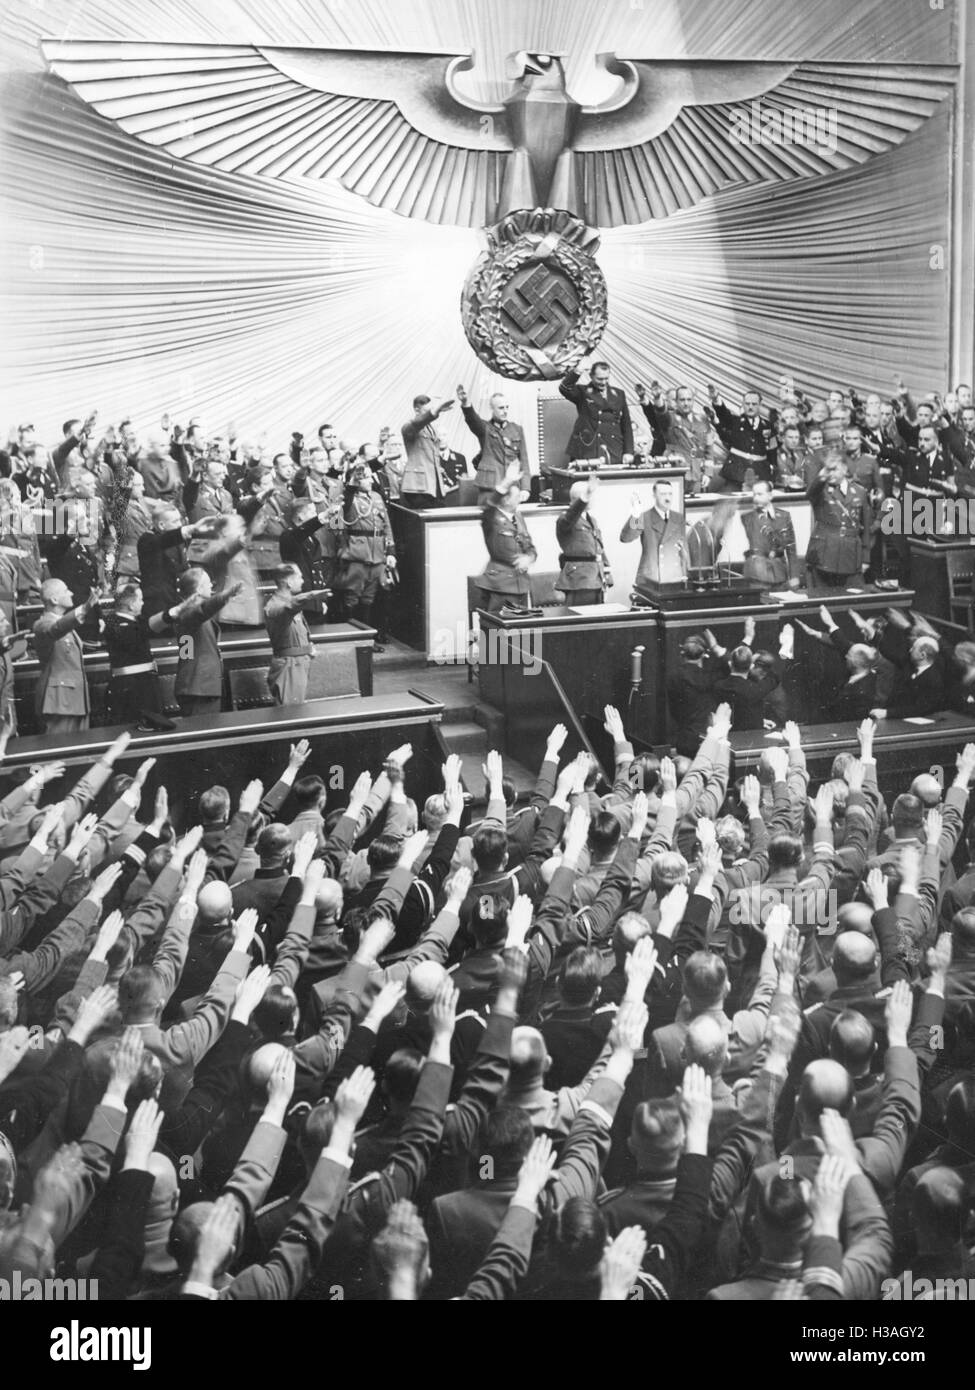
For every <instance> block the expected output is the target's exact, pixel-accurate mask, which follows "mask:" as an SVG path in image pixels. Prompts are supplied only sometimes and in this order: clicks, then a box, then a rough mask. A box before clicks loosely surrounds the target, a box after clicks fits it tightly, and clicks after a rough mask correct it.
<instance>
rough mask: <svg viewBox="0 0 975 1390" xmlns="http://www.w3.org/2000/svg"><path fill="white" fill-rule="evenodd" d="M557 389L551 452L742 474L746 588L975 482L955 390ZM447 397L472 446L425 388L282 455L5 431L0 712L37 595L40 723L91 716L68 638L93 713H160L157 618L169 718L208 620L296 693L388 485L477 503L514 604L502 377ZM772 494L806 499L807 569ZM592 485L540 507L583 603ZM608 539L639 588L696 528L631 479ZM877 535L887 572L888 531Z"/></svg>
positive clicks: (418, 500)
mask: <svg viewBox="0 0 975 1390" xmlns="http://www.w3.org/2000/svg"><path fill="white" fill-rule="evenodd" d="M560 390H561V392H562V394H563V395H564V396H565V397H566V398H567V399H568V400H570V401H571V402H572V403H573V405H574V406H575V408H576V416H577V418H576V423H575V427H574V429H573V431H572V435H571V438H570V440H569V445H568V450H567V452H568V455H569V459H570V460H573V461H580V460H581V461H590V462H592V463H612V464H624V465H625V464H628V463H634V462H640V461H644V462H649V461H651V460H652V459H653V458H655V457H659V456H661V455H666V456H668V457H669V458H671V459H672V460H674V461H675V462H677V463H679V464H681V465H682V466H684V467H685V468H686V470H687V472H686V491H687V492H688V493H689V494H694V493H695V492H698V491H703V492H707V493H715V494H720V493H721V492H729V493H740V492H741V491H742V490H744V491H746V492H750V494H751V501H752V506H751V508H749V509H747V510H745V511H744V512H743V514H742V524H743V526H744V528H745V533H746V537H747V543H748V550H747V553H746V557H745V565H744V574H745V577H746V578H748V579H750V580H752V581H754V582H756V583H757V584H759V585H760V586H761V587H764V588H766V589H773V588H776V587H786V586H789V587H792V588H796V587H798V586H799V585H800V584H802V583H804V584H805V585H806V586H807V587H808V588H809V589H810V590H811V591H814V592H823V593H829V592H835V591H836V590H837V589H838V588H839V589H842V588H843V587H844V586H846V585H848V584H849V582H850V581H851V579H853V578H859V577H860V576H862V575H864V574H866V577H867V578H868V579H874V580H879V581H881V582H884V580H883V576H884V574H885V573H886V568H887V560H888V558H889V557H888V556H887V555H886V553H885V550H884V545H883V540H882V537H881V535H880V519H881V516H882V513H883V509H884V507H885V506H888V505H890V503H891V501H892V500H893V499H894V498H895V497H896V496H903V497H905V498H910V497H912V496H924V497H929V498H933V497H942V498H943V497H948V496H962V497H967V496H970V497H973V498H975V405H973V401H972V392H971V388H970V387H968V386H965V385H960V386H958V387H957V388H956V390H955V391H953V392H949V393H948V394H947V395H946V396H945V397H944V399H942V398H940V397H933V398H931V399H926V400H922V401H919V402H917V403H915V402H914V401H913V400H912V398H911V396H910V395H909V393H908V392H907V389H906V388H905V387H904V385H903V383H901V382H898V383H897V390H896V394H894V395H892V396H891V397H890V398H889V399H882V398H881V397H880V396H878V395H865V396H863V397H861V396H860V395H859V394H858V393H857V392H856V391H855V390H853V389H852V388H850V389H849V390H848V391H847V392H843V391H841V390H835V391H831V392H830V393H829V394H828V396H827V398H826V399H824V400H818V401H811V400H809V399H808V398H807V397H806V396H805V395H804V394H803V393H802V392H801V391H799V390H797V389H796V387H795V384H794V383H793V382H792V381H791V380H790V379H788V378H783V379H782V382H781V386H780V400H779V402H778V403H777V405H776V406H775V407H774V408H766V407H765V406H764V405H763V402H762V399H761V396H760V395H759V393H758V392H755V391H748V392H746V393H745V394H744V396H743V398H742V402H741V409H740V411H738V412H736V411H734V410H732V409H730V408H729V407H728V406H727V405H726V403H725V402H724V401H723V400H722V398H721V397H720V395H719V394H718V393H717V391H716V390H714V389H713V388H709V396H710V399H709V402H708V404H706V405H704V406H701V405H699V404H698V403H697V402H696V401H695V398H694V393H693V392H692V391H691V390H689V389H688V388H685V387H678V388H675V389H673V390H671V391H668V392H665V391H663V389H662V388H661V387H660V385H659V383H657V382H656V381H654V382H651V385H650V387H649V388H644V387H643V386H638V387H637V388H636V394H637V396H638V399H639V401H640V405H641V410H642V413H643V416H644V428H643V429H642V430H637V429H635V428H634V426H633V424H632V422H631V418H630V414H629V408H628V405H627V401H626V395H625V393H624V392H623V391H621V390H619V389H618V388H616V387H614V386H612V385H611V384H610V382H609V368H608V366H607V365H606V364H605V363H604V362H595V363H593V364H592V365H591V367H590V370H589V380H588V382H587V383H585V384H583V382H582V380H581V368H580V369H577V370H575V371H573V372H570V373H568V374H567V375H566V377H565V378H564V379H563V381H562V383H561V386H560ZM456 401H457V402H459V404H460V406H461V410H462V413H463V418H464V421H465V424H466V426H467V428H468V430H469V432H470V434H471V437H472V441H473V443H474V445H475V447H476V452H475V454H474V457H473V458H472V459H471V461H470V462H468V460H467V458H466V457H465V456H463V455H461V454H458V453H457V452H456V451H454V450H452V449H451V448H450V447H449V446H448V444H447V442H446V440H445V437H444V434H443V432H442V429H441V426H440V421H441V417H442V416H443V415H444V413H445V412H447V411H448V410H450V409H451V408H452V407H453V405H454V404H455V400H454V398H450V399H446V400H432V399H431V398H430V397H429V396H426V395H420V396H417V397H416V399H415V400H414V402H413V414H412V417H411V418H410V419H409V420H408V421H406V422H405V423H404V424H403V425H402V427H401V429H400V430H399V431H398V432H395V431H393V430H391V429H389V428H388V427H384V428H383V429H381V430H380V431H379V433H378V436H377V441H376V443H375V444H373V443H365V444H362V445H360V446H358V447H357V448H352V447H350V446H349V445H348V444H347V443H343V442H342V441H341V440H340V438H339V435H338V432H337V430H336V429H335V428H334V427H333V426H332V425H330V424H323V425H321V426H320V427H319V429H318V432H317V438H316V439H315V440H314V441H312V442H308V441H306V440H305V438H304V437H303V436H302V435H301V434H295V435H293V436H292V439H291V442H290V445H289V447H288V448H287V449H286V450H283V451H282V452H279V453H272V452H271V451H270V450H269V449H268V448H266V446H265V444H264V443H263V441H260V440H257V439H253V438H252V439H245V438H241V437H238V436H237V433H236V430H235V428H234V427H233V426H231V427H230V428H229V429H228V430H227V431H226V433H225V434H223V435H212V434H211V435H207V434H206V432H205V431H204V430H203V428H202V426H201V425H200V423H199V422H197V421H194V420H191V421H190V423H189V424H188V425H187V426H186V427H185V428H184V427H182V426H180V425H178V424H174V423H173V422H172V421H171V420H170V419H169V417H168V416H164V417H163V418H162V420H161V422H160V425H159V427H158V428H157V429H156V430H154V431H152V432H150V433H149V434H148V435H146V436H144V437H141V438H140V436H139V434H138V432H137V431H136V430H135V429H134V428H133V426H132V424H131V422H130V421H123V422H121V424H119V425H118V426H115V425H109V426H107V427H101V426H99V423H98V417H97V414H92V415H90V416H88V418H86V419H84V420H82V419H69V420H66V421H65V422H64V425H63V431H62V433H63V437H62V439H61V440H60V441H59V442H58V443H57V445H56V446H55V447H51V448H48V447H46V446H45V445H44V444H42V443H41V442H40V441H39V440H38V439H37V438H36V436H35V432H34V429H33V426H31V425H22V426H20V427H19V428H18V429H17V430H16V431H15V432H14V437H12V438H11V439H10V440H9V442H8V448H7V449H6V450H3V451H0V613H2V615H3V616H2V620H0V716H2V718H3V719H4V720H5V721H6V722H14V723H15V722H16V714H15V709H14V679H13V662H14V660H15V659H16V658H17V657H18V656H20V655H22V654H23V653H24V651H25V650H26V648H25V646H24V642H23V638H24V637H25V636H27V635H28V634H27V633H26V632H23V633H18V630H17V629H18V613H17V609H18V604H20V605H21V606H23V605H25V604H31V603H33V604H35V605H36V604H38V603H39V604H40V606H41V610H42V611H41V615H40V617H38V618H36V619H34V620H32V622H31V623H30V627H31V628H32V629H33V631H32V633H31V634H30V636H31V638H32V641H33V650H34V654H35V655H36V657H37V658H38V660H39V662H40V666H41V671H40V677H39V680H38V681H37V684H36V697H35V710H36V715H37V720H38V725H39V727H40V728H41V729H42V730H45V731H47V732H51V733H66V732H74V731H77V730H78V729H81V728H85V727H87V725H88V722H89V720H90V718H91V708H90V705H91V701H90V696H89V691H88V683H87V679H86V675H85V669H84V661H83V655H84V651H85V649H86V647H87V648H88V649H90V648H91V647H93V646H95V645H98V644H103V645H104V646H105V647H106V648H107V652H108V657H109V666H110V678H109V686H108V692H107V702H106V710H105V716H106V718H107V719H108V721H109V722H112V723H130V722H134V723H145V722H146V721H149V722H151V721H152V720H153V719H154V718H158V717H159V716H160V714H161V712H162V709H161V697H160V692H159V683H158V679H157V673H156V669H155V663H154V658H153V651H152V643H153V641H154V640H156V639H160V638H163V637H166V638H168V639H169V640H170V641H171V642H172V643H173V644H174V646H175V647H176V649H177V651H178V653H179V657H178V667H177V670H178V674H177V679H176V687H175V698H176V702H177V703H178V706H179V710H180V712H181V714H183V715H200V714H210V713H212V712H214V711H216V710H219V709H220V708H221V701H222V697H223V669H222V661H221V655H220V625H221V624H224V625H227V624H242V625H246V626H249V627H255V626H257V627H259V626H261V625H262V624H264V625H265V626H266V629H267V638H268V643H269V648H270V656H269V670H268V690H269V693H270V697H271V698H273V699H274V700H275V701H276V702H277V703H279V704H294V703H300V702H301V701H302V700H303V699H304V698H305V692H306V690H307V683H308V675H309V668H310V664H311V661H312V659H313V654H314V650H315V648H314V643H313V641H312V634H311V633H310V631H309V628H310V627H314V626H315V625H316V624H318V623H322V622H325V621H329V620H330V621H336V620H340V619H349V618H351V619H356V620H358V621H360V622H363V623H365V624H366V625H367V626H371V625H373V624H375V626H376V627H377V629H378V632H379V640H380V644H381V643H382V641H383V639H384V628H385V625H386V596H387V594H388V591H389V590H390V589H391V588H393V587H394V586H395V585H396V584H397V583H398V582H399V580H398V564H397V556H396V544H395V542H394V538H393V531H392V527H391V524H390V518H389V512H388V510H387V504H388V503H389V502H390V501H396V502H398V503H401V504H402V505H404V506H407V507H410V508H424V509H425V508H429V507H436V506H441V505H450V504H456V503H458V502H460V501H462V500H463V501H472V502H473V501H476V502H477V503H479V505H480V506H481V507H482V509H483V512H482V525H483V532H484V539H485V543H486V547H487V550H488V563H487V565H486V567H485V569H484V572H483V573H482V575H481V576H480V585H481V589H482V602H483V605H484V606H485V607H487V608H489V609H490V610H492V611H500V610H502V609H504V608H505V607H514V608H519V607H522V608H523V607H525V606H530V605H531V603H532V584H531V569H532V566H533V564H534V563H535V560H536V558H537V553H536V550H535V546H534V542H533V540H532V537H531V534H530V531H529V529H528V527H527V525H526V523H525V520H524V518H523V516H522V514H521V510H520V508H521V504H522V502H524V501H525V500H526V499H527V497H528V495H529V490H530V488H531V485H532V479H531V474H530V470H529V460H528V451H527V446H526V442H525V435H524V431H523V429H522V427H521V426H520V425H518V424H516V423H515V422H514V421H512V420H511V419H510V418H509V405H508V401H507V399H506V397H505V396H504V395H503V394H502V393H500V392H496V393H494V394H493V395H492V396H491V397H490V399H489V401H488V403H487V412H488V413H487V414H486V415H481V414H480V413H479V412H478V410H477V409H475V407H474V405H473V404H472V402H471V400H470V398H469V396H468V394H467V392H466V390H465V389H464V388H463V386H461V387H458V388H457V392H456ZM543 483H544V480H543ZM773 490H776V491H779V492H781V493H789V492H804V493H805V494H806V495H807V496H808V498H809V500H810V503H811V505H812V508H813V516H814V524H813V527H812V536H811V540H810V544H809V548H808V551H807V554H806V556H805V563H804V565H803V563H802V562H801V560H800V557H798V556H797V553H796V542H795V534H794V531H793V527H792V522H791V518H790V516H789V513H788V511H787V510H786V509H785V508H783V507H781V506H776V505H775V503H774V501H773ZM595 496H596V493H595V486H594V484H593V483H592V482H591V481H590V480H587V479H580V480H579V482H578V483H577V484H575V485H574V487H573V489H572V497H571V500H570V505H569V507H568V509H567V511H566V512H565V513H564V514H563V516H562V517H561V518H560V519H559V522H558V524H557V535H558V541H559V547H560V565H561V573H560V575H559V591H560V592H561V593H562V594H563V596H564V599H565V602H566V603H567V604H570V605H578V604H589V603H599V602H601V601H602V599H603V596H604V595H605V593H606V592H607V590H608V589H609V588H610V587H612V584H613V577H612V575H611V574H610V572H609V566H608V563H607V559H606V553H605V548H604V544H603V539H602V535H601V532H600V528H599V522H598V516H597V512H598V508H596V509H595V510H594V508H593V506H592V503H593V500H594V498H595ZM731 505H733V504H731ZM621 539H622V540H624V541H639V542H640V543H641V548H642V558H641V560H640V562H639V565H638V567H637V575H636V583H637V586H638V587H639V586H640V584H641V583H647V582H649V583H651V584H652V583H655V582H658V581H659V582H669V581H674V580H677V581H680V580H686V579H687V578H688V575H689V573H690V567H691V562H693V558H694V557H693V553H692V552H693V546H692V545H689V544H688V543H687V541H688V537H687V536H686V533H685V527H684V522H683V517H682V516H681V515H680V514H679V513H678V512H676V511H675V510H673V494H672V489H671V488H670V486H669V485H668V484H666V483H660V484H658V485H657V486H656V487H655V488H654V496H653V502H652V505H650V506H646V504H645V502H644V500H643V499H641V498H639V497H634V503H633V514H632V516H631V518H630V520H629V521H628V523H627V525H626V526H625V527H624V530H623V533H622V535H621ZM715 539H716V541H717V542H719V541H720V536H716V537H715ZM892 549H893V550H894V551H895V552H896V556H897V571H898V578H899V579H900V581H901V583H902V584H904V583H906V582H907V581H908V580H909V571H908V563H909V551H908V546H907V541H906V539H903V538H901V539H895V541H894V544H893V547H892Z"/></svg>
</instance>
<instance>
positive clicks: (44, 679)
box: [34, 579, 100, 734]
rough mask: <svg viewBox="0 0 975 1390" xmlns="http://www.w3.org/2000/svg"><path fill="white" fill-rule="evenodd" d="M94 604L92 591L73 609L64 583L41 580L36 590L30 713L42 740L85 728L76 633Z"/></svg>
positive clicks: (84, 681)
mask: <svg viewBox="0 0 975 1390" xmlns="http://www.w3.org/2000/svg"><path fill="white" fill-rule="evenodd" d="M99 598H100V594H99V591H98V590H97V589H93V590H92V591H91V593H90V594H89V596H88V598H87V600H86V601H85V602H84V603H83V604H82V605H81V606H80V608H75V607H74V596H73V595H72V593H71V590H70V589H69V588H68V586H67V584H65V583H64V581H63V580H61V579H46V580H45V581H44V583H43V584H42V585H41V601H42V603H43V604H44V612H43V613H42V614H41V616H40V617H39V618H38V620H37V622H36V623H35V624H34V651H35V652H36V654H37V659H38V661H39V662H40V666H41V671H40V675H39V677H38V680H37V686H36V689H35V692H34V707H35V709H36V711H37V717H38V719H39V721H40V724H41V727H42V729H43V731H44V733H46V734H73V733H77V732H78V731H79V730H81V729H87V728H88V721H89V718H90V715H91V704H90V702H89V699H88V678H87V676H86V675H85V667H84V661H83V660H82V657H83V647H82V644H81V638H80V637H79V636H78V632H77V629H78V628H79V627H81V626H82V625H83V624H84V623H85V622H86V621H87V620H88V619H89V618H90V617H91V616H92V614H93V613H94V611H95V609H96V608H97V606H98V601H99Z"/></svg>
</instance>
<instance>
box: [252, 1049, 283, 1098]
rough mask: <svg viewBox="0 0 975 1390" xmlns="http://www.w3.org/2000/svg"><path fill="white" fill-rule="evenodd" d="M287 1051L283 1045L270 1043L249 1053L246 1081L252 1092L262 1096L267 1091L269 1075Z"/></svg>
mask: <svg viewBox="0 0 975 1390" xmlns="http://www.w3.org/2000/svg"><path fill="white" fill-rule="evenodd" d="M287 1050H288V1049H287V1048H286V1047H285V1046H284V1044H283V1043H274V1042H270V1043H264V1045H263V1046H262V1047H259V1048H257V1049H256V1050H255V1051H254V1052H252V1053H251V1055H250V1060H249V1061H248V1063H247V1080H248V1082H249V1083H250V1085H251V1087H252V1089H253V1090H254V1092H256V1093H257V1094H259V1095H263V1093H264V1092H265V1091H266V1090H267V1083H268V1082H269V1081H270V1079H271V1073H272V1072H273V1071H274V1068H275V1067H276V1066H277V1064H278V1062H279V1061H280V1060H281V1058H282V1057H283V1056H284V1054H285V1052H287Z"/></svg>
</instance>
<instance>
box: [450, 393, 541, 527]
mask: <svg viewBox="0 0 975 1390" xmlns="http://www.w3.org/2000/svg"><path fill="white" fill-rule="evenodd" d="M457 399H458V400H459V401H460V408H461V413H462V415H463V416H464V420H465V422H466V424H467V428H468V429H469V430H470V432H471V434H473V435H474V437H475V438H476V440H477V442H478V443H479V444H480V446H481V460H480V463H478V465H477V473H476V475H475V477H476V481H477V500H478V504H479V505H480V506H482V507H483V506H484V504H485V503H486V502H487V500H488V497H489V496H490V494H491V493H492V492H494V491H496V490H497V489H498V488H500V486H501V483H502V480H503V478H504V476H505V474H506V473H507V471H508V468H509V466H510V465H511V464H512V463H518V464H520V473H519V481H520V484H521V490H522V492H529V491H530V490H531V481H532V480H531V473H530V472H529V469H528V446H527V445H526V443H525V431H524V430H523V429H522V428H521V426H520V425H516V424H515V422H514V421H513V420H509V419H508V411H509V409H510V406H509V405H508V399H507V397H506V396H504V395H502V393H501V392H500V391H495V393H494V395H493V396H492V397H491V399H490V401H489V402H488V404H489V405H490V407H491V418H490V420H484V419H482V417H481V416H480V415H478V413H477V411H476V410H475V409H474V407H473V406H472V405H471V403H470V397H469V396H468V394H467V391H466V390H465V389H464V387H463V386H458V387H457Z"/></svg>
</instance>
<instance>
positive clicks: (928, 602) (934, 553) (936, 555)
mask: <svg viewBox="0 0 975 1390" xmlns="http://www.w3.org/2000/svg"><path fill="white" fill-rule="evenodd" d="M910 547H911V585H912V587H913V588H914V589H915V590H916V592H917V608H918V612H919V613H925V614H927V615H928V617H931V618H943V619H944V620H945V621H946V622H953V623H959V622H964V617H963V615H962V611H961V610H960V609H959V610H958V611H957V612H956V613H955V614H952V611H951V584H950V580H949V569H950V568H952V567H954V568H961V569H962V570H963V571H965V572H967V577H968V582H969V584H971V576H973V575H975V536H958V537H957V538H956V539H955V540H952V541H933V540H912V541H911V543H910Z"/></svg>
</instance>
